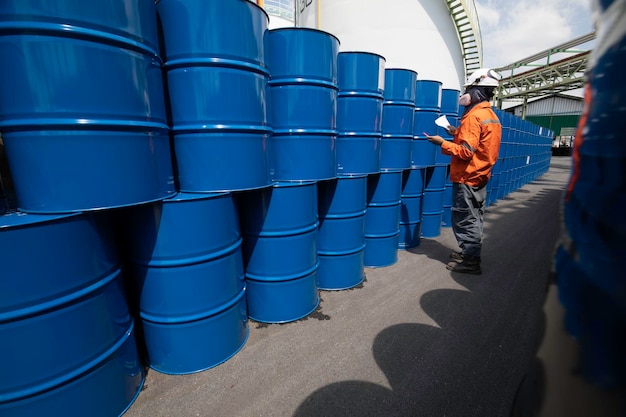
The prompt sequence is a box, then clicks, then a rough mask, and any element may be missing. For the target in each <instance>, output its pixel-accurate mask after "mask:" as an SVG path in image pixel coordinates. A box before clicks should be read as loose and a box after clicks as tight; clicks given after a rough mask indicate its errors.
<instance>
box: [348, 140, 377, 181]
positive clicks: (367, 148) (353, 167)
mask: <svg viewBox="0 0 626 417" xmlns="http://www.w3.org/2000/svg"><path fill="white" fill-rule="evenodd" d="M380 142H381V138H380V137H358V136H343V137H338V138H337V175H338V176H342V175H363V174H366V175H367V174H377V173H379V172H380Z"/></svg>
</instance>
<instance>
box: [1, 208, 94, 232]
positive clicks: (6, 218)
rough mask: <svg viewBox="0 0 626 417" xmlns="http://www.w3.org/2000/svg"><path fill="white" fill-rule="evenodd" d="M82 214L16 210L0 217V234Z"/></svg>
mask: <svg viewBox="0 0 626 417" xmlns="http://www.w3.org/2000/svg"><path fill="white" fill-rule="evenodd" d="M83 214H84V213H82V212H76V213H60V214H37V213H28V212H25V211H22V210H17V211H13V212H9V213H5V214H3V215H1V216H0V232H3V231H8V230H15V229H18V228H25V227H29V226H35V225H40V224H42V223H48V222H54V221H57V220H64V219H68V218H71V217H77V216H81V215H83Z"/></svg>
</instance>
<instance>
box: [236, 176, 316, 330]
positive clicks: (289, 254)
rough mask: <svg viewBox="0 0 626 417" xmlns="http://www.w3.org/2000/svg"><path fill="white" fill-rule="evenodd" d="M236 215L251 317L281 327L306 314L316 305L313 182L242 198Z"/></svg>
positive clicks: (281, 185)
mask: <svg viewBox="0 0 626 417" xmlns="http://www.w3.org/2000/svg"><path fill="white" fill-rule="evenodd" d="M239 211H240V222H241V225H242V234H243V259H244V265H245V277H246V284H247V298H248V315H249V317H250V318H251V319H253V320H256V321H259V322H267V323H283V322H289V321H294V320H298V319H300V318H302V317H305V316H307V315H308V314H310V313H311V312H312V311H313V310H315V309H316V308H317V305H318V304H319V300H320V299H319V292H318V287H317V269H318V264H319V262H318V258H317V249H316V248H317V247H316V242H317V234H318V231H317V230H318V220H317V186H316V183H315V182H313V181H302V182H295V181H294V182H279V183H275V184H274V186H273V187H270V188H265V189H261V190H255V191H247V192H245V193H241V194H240V195H239Z"/></svg>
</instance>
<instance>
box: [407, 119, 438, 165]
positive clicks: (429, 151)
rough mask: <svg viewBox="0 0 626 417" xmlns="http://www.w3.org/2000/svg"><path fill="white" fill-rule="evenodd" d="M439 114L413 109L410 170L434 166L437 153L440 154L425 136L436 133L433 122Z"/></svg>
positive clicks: (435, 126)
mask: <svg viewBox="0 0 626 417" xmlns="http://www.w3.org/2000/svg"><path fill="white" fill-rule="evenodd" d="M437 117H439V113H437V112H435V111H430V110H418V109H415V112H414V113H413V141H412V142H411V168H425V167H430V166H434V165H435V160H436V158H437V153H440V152H441V149H440V148H439V147H438V146H435V145H433V144H432V143H430V142H429V141H428V140H427V139H426V135H425V133H426V134H429V135H433V134H435V133H437V125H436V124H435V120H436V119H437Z"/></svg>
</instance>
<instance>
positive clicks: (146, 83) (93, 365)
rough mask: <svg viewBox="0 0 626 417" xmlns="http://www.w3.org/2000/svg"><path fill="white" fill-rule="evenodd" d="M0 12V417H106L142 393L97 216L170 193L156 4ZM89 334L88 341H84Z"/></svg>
mask: <svg viewBox="0 0 626 417" xmlns="http://www.w3.org/2000/svg"><path fill="white" fill-rule="evenodd" d="M62 3H63V4H57V3H55V4H52V3H50V2H45V1H30V2H24V1H17V0H16V1H4V2H2V3H1V5H0V25H1V26H2V32H1V33H0V56H2V61H3V62H4V63H5V66H4V76H3V78H2V81H0V82H1V83H2V85H1V88H0V113H1V114H2V118H1V120H2V121H1V122H0V130H1V132H2V138H3V141H4V145H5V149H6V156H7V160H8V165H9V167H10V170H11V177H12V180H13V183H14V186H15V195H16V198H17V206H18V207H17V210H16V211H11V212H9V213H7V214H4V215H3V216H1V217H0V247H1V248H2V250H1V251H0V265H2V279H1V280H0V337H1V338H2V340H3V343H2V344H0V354H1V355H2V356H3V357H4V358H7V360H6V361H4V365H3V371H2V373H3V378H2V381H1V382H0V414H1V415H3V416H10V417H17V416H34V415H63V416H85V415H90V416H102V417H107V416H112V415H120V414H122V413H123V412H124V411H125V409H126V408H127V407H129V406H130V404H131V403H132V401H133V400H134V398H135V396H136V395H137V394H138V393H139V391H140V388H141V386H142V384H143V379H144V370H143V367H142V365H141V362H140V360H139V355H138V350H137V345H136V342H135V333H136V332H135V323H134V320H133V318H132V316H131V314H130V313H129V307H128V305H127V304H126V297H125V294H124V283H123V282H122V270H121V265H122V263H121V261H120V259H119V257H118V255H117V248H116V247H115V240H114V235H113V234H112V233H111V231H112V227H111V223H110V222H109V221H108V218H109V216H108V214H109V213H110V212H111V211H112V209H114V208H119V207H125V206H133V205H137V204H145V203H150V202H154V201H159V200H162V199H164V198H166V197H169V196H171V195H173V194H174V191H175V190H174V180H173V175H172V164H171V155H170V147H169V146H170V145H169V138H168V125H167V118H166V106H165V100H164V92H163V83H162V71H161V60H160V58H159V55H158V36H157V24H156V12H155V5H154V3H153V2H152V1H149V0H145V1H139V2H134V3H133V5H129V4H127V3H126V2H122V1H117V2H98V3H93V4H90V5H89V6H88V7H87V6H85V4H84V3H83V2H80V1H77V0H76V1H74V0H66V1H64V2H62ZM86 335H88V336H89V337H86Z"/></svg>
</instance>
